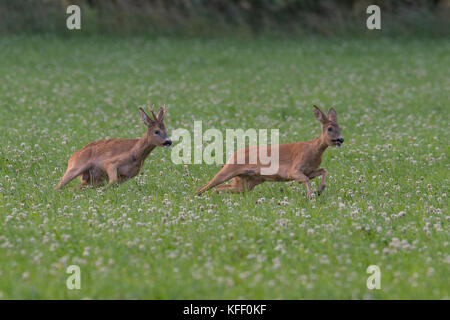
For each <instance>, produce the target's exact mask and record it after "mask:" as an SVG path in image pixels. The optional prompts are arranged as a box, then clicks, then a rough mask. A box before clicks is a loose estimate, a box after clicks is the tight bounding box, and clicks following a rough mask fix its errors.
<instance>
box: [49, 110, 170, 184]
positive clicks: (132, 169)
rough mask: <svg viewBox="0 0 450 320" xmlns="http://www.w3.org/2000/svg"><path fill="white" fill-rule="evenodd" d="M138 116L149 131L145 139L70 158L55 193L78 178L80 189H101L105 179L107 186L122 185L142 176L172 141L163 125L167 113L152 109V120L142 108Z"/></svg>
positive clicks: (93, 146) (91, 148) (100, 146)
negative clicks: (148, 162)
mask: <svg viewBox="0 0 450 320" xmlns="http://www.w3.org/2000/svg"><path fill="white" fill-rule="evenodd" d="M149 109H150V106H149ZM139 112H140V115H141V121H142V122H143V123H144V124H145V126H146V127H147V131H146V132H145V134H144V136H142V137H141V138H140V139H116V138H113V139H107V140H99V141H96V142H92V143H89V144H88V145H86V146H85V147H84V148H82V149H81V150H78V151H77V152H75V153H74V154H73V155H72V156H71V157H70V159H69V161H68V165H67V171H66V173H65V174H64V176H63V177H62V178H61V180H60V181H59V183H58V185H57V186H56V187H55V189H56V190H59V189H61V188H62V187H64V186H65V185H66V184H68V183H69V182H70V181H72V180H73V179H75V178H76V177H78V176H79V177H80V180H81V187H83V186H87V185H95V186H98V185H102V184H103V183H104V181H105V180H106V179H108V185H107V186H111V185H113V184H119V183H122V182H124V181H126V180H128V179H130V178H133V177H134V176H136V175H137V174H138V173H139V171H140V170H141V168H142V165H143V164H144V161H145V159H146V158H147V156H148V155H149V154H150V152H152V150H153V149H154V148H156V147H157V146H164V147H169V146H170V145H171V144H172V141H171V140H170V139H169V137H168V136H167V132H166V127H165V126H164V123H163V120H164V115H165V113H166V109H165V108H164V107H163V108H160V109H159V111H158V115H155V113H154V111H153V109H150V112H151V114H152V116H153V119H152V118H150V117H149V116H148V114H147V113H145V111H144V110H143V109H142V108H139Z"/></svg>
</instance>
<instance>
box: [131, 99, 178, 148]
mask: <svg viewBox="0 0 450 320" xmlns="http://www.w3.org/2000/svg"><path fill="white" fill-rule="evenodd" d="M148 108H149V110H150V113H151V114H152V116H153V119H151V118H150V117H149V116H148V114H147V113H145V111H144V110H143V109H142V108H139V112H140V114H141V121H142V122H143V123H144V124H145V125H146V126H147V135H148V139H149V143H150V144H152V145H155V146H164V147H170V146H171V145H172V140H170V138H169V137H168V136H167V131H166V127H165V126H164V122H163V120H164V115H165V113H166V109H165V108H164V107H162V108H160V109H159V111H158V115H155V113H154V111H153V109H151V108H150V105H149V106H148Z"/></svg>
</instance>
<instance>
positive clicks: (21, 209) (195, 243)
mask: <svg viewBox="0 0 450 320" xmlns="http://www.w3.org/2000/svg"><path fill="white" fill-rule="evenodd" d="M449 51H450V42H449V41H446V40H434V41H431V40H421V41H408V42H406V41H400V40H395V41H393V40H392V41H390V40H382V39H378V40H354V41H350V40H348V41H338V40H324V39H309V40H305V41H295V42H294V41H281V40H278V41H277V40H272V41H269V40H252V41H250V40H249V41H239V40H230V39H228V40H215V41H213V40H209V41H206V40H204V41H200V40H181V39H178V40H177V39H159V40H145V39H141V38H135V39H132V38H130V39H124V38H117V39H114V38H110V39H107V38H106V39H105V38H85V39H83V38H74V39H58V38H52V37H49V38H40V37H4V38H2V39H0V119H1V131H0V145H1V147H0V173H1V174H0V298H3V299H11V298H13V299H17V298H27V299H28V298H33V299H43V298H52V299H66V298H71V299H82V298H91V299H115V298H125V299H132V298H149V299H185V298H193V299H200V298H203V299H233V298H245V299H279V298H286V299H315V298H321V299H328V298H331V299H341V298H355V299H371V298H372V299H380V298H390V299H391V298H396V299H405V298H413V299H416V298H420V299H429V298H437V299H442V298H447V299H448V298H449V296H450V286H449V281H448V280H449V274H450V273H449V272H450V266H449V264H450V253H449V251H450V250H449V231H450V228H449V219H450V218H449V212H448V198H447V196H448V191H449V162H448V156H449V144H448V141H449V134H448V128H449V112H448V110H449V90H448V88H450V71H449V67H448V66H449V65H450V55H449V54H448V53H449ZM148 100H150V101H151V102H152V103H155V104H156V105H162V104H166V105H167V107H168V114H167V120H166V125H167V127H168V129H169V133H170V131H171V130H173V129H175V128H187V129H189V130H192V129H193V121H194V120H202V121H203V129H204V130H206V129H208V128H219V129H221V130H222V131H223V132H224V131H225V129H226V128H243V129H248V128H269V129H271V128H278V129H279V130H280V143H288V142H296V141H302V140H310V139H313V138H315V137H316V136H318V135H319V133H320V126H319V123H318V122H317V121H316V120H315V119H314V115H313V110H312V105H313V104H317V105H318V106H320V107H322V109H325V110H328V108H330V107H334V108H335V109H336V110H337V112H338V117H339V123H340V126H341V129H342V134H343V136H344V138H345V140H346V142H345V143H344V145H343V147H342V148H340V149H338V148H330V149H328V150H327V151H326V152H325V154H324V157H323V162H322V166H321V167H323V168H326V169H327V171H328V181H327V189H326V190H325V192H324V194H323V195H322V196H320V197H318V198H315V199H313V200H311V201H309V200H308V199H307V198H306V190H305V188H304V186H302V185H299V184H297V183H265V184H263V185H260V186H258V187H256V188H255V190H254V191H253V192H249V193H246V194H243V195H230V194H212V193H209V194H205V195H204V196H202V197H197V196H195V189H196V188H198V187H199V186H201V185H202V184H204V183H205V182H207V181H208V180H209V179H210V178H211V177H212V176H213V175H214V174H215V173H216V172H217V171H218V169H219V168H220V166H219V165H205V164H204V165H187V166H184V165H175V164H173V163H172V162H171V160H170V152H171V151H170V149H162V148H157V149H155V150H154V151H153V153H152V154H151V155H150V157H149V158H148V159H147V161H146V162H145V164H144V167H143V170H142V172H141V175H139V176H138V177H136V178H134V179H133V180H130V181H128V182H126V183H125V184H122V185H121V186H119V187H118V188H112V189H108V190H106V191H103V190H102V189H87V190H84V191H77V190H75V186H76V184H77V183H78V180H77V181H74V182H72V183H71V184H70V185H69V186H68V187H67V188H65V189H64V190H63V191H62V192H55V191H53V186H54V185H55V184H56V183H57V181H58V180H59V178H60V177H61V176H62V174H63V173H64V171H65V169H66V165H67V160H68V158H69V157H70V156H71V154H72V153H73V152H74V151H76V150H78V149H80V148H81V147H83V146H84V145H86V144H87V143H89V142H92V141H95V140H98V139H103V138H107V137H118V138H132V137H138V136H141V135H142V134H143V133H144V130H145V129H144V126H143V125H142V124H141V123H140V121H139V113H138V109H137V107H138V106H139V105H143V104H145V103H146V102H147V101H148ZM318 182H319V181H318V180H314V187H315V188H317V185H318ZM262 198H264V199H265V201H262V200H261V199H262ZM258 200H259V201H258ZM400 212H404V213H405V214H404V215H403V213H402V214H400V215H398V214H399V213H400ZM397 239H398V240H397ZM71 264H77V265H79V266H80V268H81V286H82V288H81V290H68V289H67V288H66V285H65V283H66V279H67V277H68V276H69V275H68V274H66V273H65V270H66V268H67V266H69V265H71ZM372 264H375V265H378V266H379V267H380V268H381V272H382V277H381V286H382V288H381V290H368V289H367V287H366V280H367V277H368V276H369V274H366V269H367V267H368V266H369V265H372Z"/></svg>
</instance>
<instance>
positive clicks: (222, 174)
mask: <svg viewBox="0 0 450 320" xmlns="http://www.w3.org/2000/svg"><path fill="white" fill-rule="evenodd" d="M238 174H240V172H239V169H238V167H236V166H234V165H225V166H224V167H223V168H222V169H220V171H219V172H218V173H217V174H216V175H215V176H214V178H212V179H211V181H209V182H208V183H207V184H205V185H204V186H203V187H201V188H200V189H198V190H197V194H201V193H203V192H205V191H206V190H209V189H211V188H214V187H215V186H217V185H219V184H222V183H224V182H225V181H228V180H230V179H231V178H234V177H235V176H237V175H238Z"/></svg>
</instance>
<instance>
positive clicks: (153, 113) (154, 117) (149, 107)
mask: <svg viewBox="0 0 450 320" xmlns="http://www.w3.org/2000/svg"><path fill="white" fill-rule="evenodd" d="M147 106H148V110H150V112H151V113H152V115H153V119H154V121H158V118H157V117H156V115H155V112H154V111H153V108H152V107H151V106H150V101H149V102H147Z"/></svg>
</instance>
